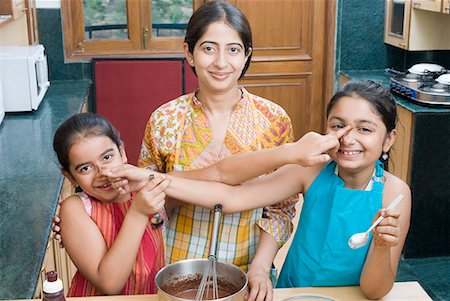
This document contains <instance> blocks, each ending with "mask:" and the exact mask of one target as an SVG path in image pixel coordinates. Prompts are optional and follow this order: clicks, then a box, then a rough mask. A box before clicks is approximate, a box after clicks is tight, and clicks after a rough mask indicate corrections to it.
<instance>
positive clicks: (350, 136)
mask: <svg viewBox="0 0 450 301" xmlns="http://www.w3.org/2000/svg"><path fill="white" fill-rule="evenodd" d="M353 131H354V130H353V129H352V130H351V131H350V132H348V133H347V134H345V135H344V136H342V137H341V139H339V140H340V141H341V142H342V143H345V144H353V143H355V136H354V132H353Z"/></svg>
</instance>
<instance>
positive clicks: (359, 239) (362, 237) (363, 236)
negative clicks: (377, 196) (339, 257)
mask: <svg viewBox="0 0 450 301" xmlns="http://www.w3.org/2000/svg"><path fill="white" fill-rule="evenodd" d="M402 200H403V194H399V195H398V196H397V197H396V198H395V199H394V200H393V201H392V203H391V204H390V205H389V206H388V207H387V209H392V208H395V207H397V206H398V204H400V202H401V201H402ZM383 219H384V216H380V217H379V218H378V219H377V220H376V221H375V222H374V223H373V224H372V226H370V228H369V229H367V231H366V232H361V233H355V234H353V235H352V236H351V237H350V239H349V240H348V246H349V247H350V248H352V249H358V248H361V247H363V246H365V245H366V244H367V242H368V241H369V233H370V232H371V231H372V230H373V228H375V227H376V226H377V225H378V224H379V223H380V222H381V221H382V220H383Z"/></svg>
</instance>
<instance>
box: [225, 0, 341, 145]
mask: <svg viewBox="0 0 450 301" xmlns="http://www.w3.org/2000/svg"><path fill="white" fill-rule="evenodd" d="M230 2H231V3H233V4H235V5H236V6H237V7H238V8H239V9H240V10H241V11H242V12H243V13H244V14H245V15H246V16H247V18H248V20H249V22H250V25H251V27H252V33H253V57H252V64H251V65H250V68H249V70H248V71H247V73H246V75H245V77H244V78H243V79H242V80H241V84H242V85H243V86H245V87H246V88H247V89H248V90H249V91H250V92H251V93H254V94H257V95H260V96H262V97H265V98H268V99H270V100H272V101H274V102H276V103H278V104H280V105H281V106H282V107H283V108H284V109H285V110H286V111H287V113H288V114H289V116H290V117H291V119H292V123H293V126H294V133H295V137H296V138H299V137H300V136H301V135H303V134H304V133H305V132H307V131H309V130H315V131H323V130H324V124H325V123H324V111H325V104H326V103H327V102H328V98H329V96H330V95H327V91H328V90H331V86H332V80H331V81H330V80H329V76H330V72H329V70H328V69H327V68H328V67H329V66H330V65H332V64H327V60H329V61H331V62H332V61H333V60H334V57H333V56H332V55H331V56H330V55H328V54H330V53H331V52H332V50H334V46H333V45H334V40H331V43H330V36H333V37H334V27H332V25H331V24H334V21H332V19H334V13H329V15H328V16H327V13H328V12H330V11H332V10H334V9H335V7H334V6H333V5H334V4H335V3H334V2H333V1H313V0H305V1H298V0H283V1H278V0H264V1H254V0H235V1H230ZM330 26H331V27H330ZM325 28H327V29H328V30H325ZM328 48H329V49H330V53H328V54H327V49H328ZM331 69H332V68H331ZM331 73H332V70H331ZM330 94H331V93H330Z"/></svg>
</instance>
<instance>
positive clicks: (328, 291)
mask: <svg viewBox="0 0 450 301" xmlns="http://www.w3.org/2000/svg"><path fill="white" fill-rule="evenodd" d="M302 294H303V295H320V296H324V297H331V298H332V299H334V300H340V301H352V300H358V301H359V300H369V299H366V298H365V297H364V295H363V293H362V292H361V290H360V288H359V287H358V286H344V287H305V288H282V289H275V291H274V300H275V301H282V300H284V299H285V298H288V297H292V296H296V295H302ZM67 300H68V301H118V300H120V301H158V296H157V295H134V296H104V297H84V298H67ZM380 300H387V301H394V300H395V301H411V300H413V301H432V299H431V298H430V296H428V294H427V293H426V292H425V291H424V290H423V288H422V287H421V286H420V284H419V283H418V282H416V281H414V282H396V283H395V284H394V287H393V288H392V290H391V292H390V293H389V294H387V295H386V296H385V297H384V298H382V299H380Z"/></svg>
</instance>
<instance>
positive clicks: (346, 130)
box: [332, 125, 352, 139]
mask: <svg viewBox="0 0 450 301" xmlns="http://www.w3.org/2000/svg"><path fill="white" fill-rule="evenodd" d="M351 129H352V127H351V126H349V125H347V126H346V127H344V128H342V129H339V130H338V131H336V132H332V133H333V135H335V136H336V138H337V139H341V138H342V137H344V136H345V135H347V134H348V133H349V132H350V131H351Z"/></svg>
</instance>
